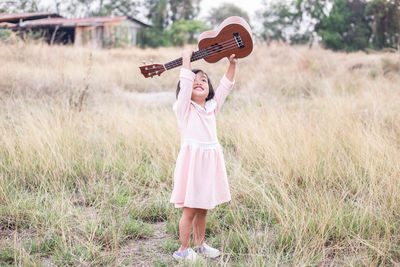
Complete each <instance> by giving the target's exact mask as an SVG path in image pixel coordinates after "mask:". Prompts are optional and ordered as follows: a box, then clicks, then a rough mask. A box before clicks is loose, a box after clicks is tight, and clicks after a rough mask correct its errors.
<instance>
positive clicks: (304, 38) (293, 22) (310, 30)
mask: <svg viewBox="0 0 400 267" xmlns="http://www.w3.org/2000/svg"><path fill="white" fill-rule="evenodd" d="M264 5H265V9H264V11H263V12H259V13H258V17H259V18H260V19H261V20H262V21H263V26H264V31H263V32H262V37H263V38H264V39H268V40H284V41H287V42H290V43H296V44H298V43H306V42H309V41H310V39H312V37H313V35H314V33H315V30H314V27H315V25H316V23H317V22H319V21H320V20H321V19H322V18H324V17H326V16H327V15H326V14H327V13H328V8H327V6H328V0H291V1H272V2H265V3H264Z"/></svg>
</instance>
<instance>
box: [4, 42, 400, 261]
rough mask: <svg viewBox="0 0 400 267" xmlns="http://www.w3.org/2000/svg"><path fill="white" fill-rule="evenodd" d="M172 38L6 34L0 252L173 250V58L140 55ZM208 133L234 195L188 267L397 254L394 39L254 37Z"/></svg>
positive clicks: (91, 254)
mask: <svg viewBox="0 0 400 267" xmlns="http://www.w3.org/2000/svg"><path fill="white" fill-rule="evenodd" d="M180 51H181V48H160V49H146V50H141V49H136V48H135V49H113V50H87V49H76V48H72V47H57V46H55V47H48V46H46V45H41V44H23V43H16V44H13V45H0V265H1V266H8V265H9V266H14V265H19V266H104V265H118V266H121V265H122V266H124V265H125V266H173V265H175V264H176V263H175V262H174V261H173V259H172V257H171V255H172V252H173V251H174V250H175V249H177V247H178V232H177V231H178V229H177V225H178V220H179V217H180V212H181V210H178V209H175V208H173V206H172V205H171V204H169V202H168V200H169V196H170V193H171V190H172V186H173V179H172V174H173V170H174V164H175V160H176V157H177V153H178V151H179V132H178V127H177V123H176V120H175V117H174V114H173V112H172V103H173V101H174V91H175V88H176V84H177V78H178V71H179V70H178V69H175V70H171V71H168V72H165V73H164V74H163V75H162V76H161V77H156V78H153V79H145V78H143V77H142V76H141V74H140V72H139V69H138V66H140V65H141V62H142V61H146V62H149V61H150V59H151V58H152V59H154V61H155V63H165V62H167V61H170V60H172V59H175V58H176V57H179V56H180ZM193 66H195V67H199V68H203V69H204V70H206V72H208V74H209V75H210V77H211V80H212V81H213V83H214V86H216V85H217V84H218V82H219V79H220V78H221V76H222V75H223V73H224V71H225V68H226V67H227V61H226V60H223V61H220V62H218V63H216V64H207V63H205V62H204V61H202V62H196V63H193ZM218 134H219V140H220V143H221V145H222V146H223V149H224V155H225V161H226V166H227V171H228V178H229V182H230V188H231V193H232V201H231V202H229V203H227V204H224V205H222V206H219V207H217V208H216V209H215V210H212V211H210V212H209V218H208V223H207V229H206V240H207V241H208V243H210V244H211V245H213V246H216V247H218V248H220V249H221V250H222V251H223V255H222V256H221V257H220V258H219V259H217V260H213V261H206V260H201V261H199V262H198V264H196V266H378V265H381V266H382V265H383V266H393V265H396V264H397V263H399V262H400V163H399V162H400V54H399V53H397V54H395V53H391V54H389V53H388V54H385V53H376V54H365V53H363V52H359V53H354V54H345V53H334V52H331V51H326V50H323V49H320V48H313V49H311V50H310V49H308V48H306V47H290V46H278V45H272V46H266V45H263V44H258V45H256V46H255V49H254V51H253V53H252V54H251V55H250V56H249V57H247V58H245V59H243V60H240V62H239V66H238V72H237V76H236V85H235V88H234V91H233V92H232V93H231V95H230V96H229V98H228V100H227V102H226V103H225V106H224V107H223V109H222V111H221V113H220V115H219V117H218Z"/></svg>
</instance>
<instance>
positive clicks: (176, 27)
mask: <svg viewBox="0 0 400 267" xmlns="http://www.w3.org/2000/svg"><path fill="white" fill-rule="evenodd" d="M199 4H200V0H146V2H145V7H146V8H147V10H148V15H147V17H148V18H149V19H150V20H151V21H152V27H151V29H144V30H141V31H140V33H139V40H140V43H141V46H142V47H145V46H150V47H158V46H166V45H170V44H173V45H182V44H183V43H186V42H193V38H194V36H195V34H196V33H197V32H198V31H200V30H201V29H203V28H204V25H202V24H199V22H196V21H192V22H190V21H189V20H193V19H194V18H195V17H196V15H197V12H198V10H199ZM185 31H186V32H185Z"/></svg>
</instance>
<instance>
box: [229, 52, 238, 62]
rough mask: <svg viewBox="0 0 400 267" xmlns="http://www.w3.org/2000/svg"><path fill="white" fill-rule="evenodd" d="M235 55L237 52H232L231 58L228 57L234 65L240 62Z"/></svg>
mask: <svg viewBox="0 0 400 267" xmlns="http://www.w3.org/2000/svg"><path fill="white" fill-rule="evenodd" d="M235 56H236V55H235V54H232V55H230V56H229V58H228V60H229V63H231V64H233V65H236V64H237V63H238V59H237V58H235Z"/></svg>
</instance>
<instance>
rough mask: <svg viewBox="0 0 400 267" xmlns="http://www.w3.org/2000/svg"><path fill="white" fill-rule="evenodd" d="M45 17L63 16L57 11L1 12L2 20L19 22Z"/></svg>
mask: <svg viewBox="0 0 400 267" xmlns="http://www.w3.org/2000/svg"><path fill="white" fill-rule="evenodd" d="M45 17H59V18H60V17H61V16H60V15H58V14H56V13H49V12H32V13H0V22H18V21H19V20H21V19H22V20H26V19H41V18H45Z"/></svg>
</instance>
